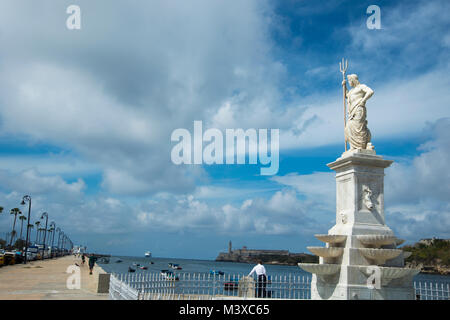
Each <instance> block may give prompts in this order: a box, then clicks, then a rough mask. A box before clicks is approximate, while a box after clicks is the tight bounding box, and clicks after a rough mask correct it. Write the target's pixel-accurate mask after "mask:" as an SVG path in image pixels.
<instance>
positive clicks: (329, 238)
mask: <svg viewBox="0 0 450 320" xmlns="http://www.w3.org/2000/svg"><path fill="white" fill-rule="evenodd" d="M314 236H315V237H316V238H317V239H319V240H320V241H322V242H326V243H341V242H344V241H345V240H346V239H347V236H343V235H336V234H315V235H314Z"/></svg>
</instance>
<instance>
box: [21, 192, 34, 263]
mask: <svg viewBox="0 0 450 320" xmlns="http://www.w3.org/2000/svg"><path fill="white" fill-rule="evenodd" d="M25 201H26V202H28V220H27V221H28V223H30V214H31V197H30V196H28V195H25V196H23V198H22V202H21V203H20V204H21V205H23V206H24V205H25ZM29 229H30V228H27V240H26V241H25V257H24V259H23V263H24V264H26V263H27V253H28V235H29Z"/></svg>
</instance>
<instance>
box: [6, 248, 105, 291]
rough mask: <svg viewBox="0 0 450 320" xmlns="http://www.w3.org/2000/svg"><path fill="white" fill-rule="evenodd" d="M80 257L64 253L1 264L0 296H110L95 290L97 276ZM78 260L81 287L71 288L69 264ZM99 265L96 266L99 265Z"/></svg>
mask: <svg viewBox="0 0 450 320" xmlns="http://www.w3.org/2000/svg"><path fill="white" fill-rule="evenodd" d="M87 260H88V259H86V263H85V265H84V266H83V265H82V264H81V258H75V257H74V256H73V255H72V256H65V257H61V258H56V259H50V260H44V261H32V262H30V263H28V264H26V265H24V264H16V265H12V266H4V267H2V268H0V300H108V294H99V293H96V292H95V288H96V286H97V283H96V280H98V277H95V275H89V267H88V266H87ZM75 263H77V264H78V265H79V266H80V269H81V288H80V289H68V288H67V284H66V281H67V279H68V277H69V276H70V274H68V273H66V270H67V267H68V266H70V265H74V264H75ZM96 267H97V266H96Z"/></svg>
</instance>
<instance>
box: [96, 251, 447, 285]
mask: <svg viewBox="0 0 450 320" xmlns="http://www.w3.org/2000/svg"><path fill="white" fill-rule="evenodd" d="M119 260H121V261H122V262H117V261H119ZM152 262H153V264H152ZM169 263H172V264H178V265H180V267H181V268H182V269H181V270H173V271H174V273H176V274H182V273H191V274H192V273H196V274H205V273H208V274H209V273H210V271H212V270H214V271H222V272H223V273H224V274H227V275H230V276H237V275H248V274H249V273H250V271H251V270H252V268H253V267H254V264H250V263H240V262H224V261H214V260H198V259H180V258H158V257H149V258H145V257H129V256H112V257H110V258H109V263H102V262H101V261H97V264H98V265H100V266H101V267H102V269H103V270H105V271H106V272H108V273H116V274H120V273H128V268H129V267H132V268H133V269H136V272H135V273H136V274H139V273H159V272H160V271H161V270H168V269H169V270H171V269H170V268H169V266H168V265H169ZM136 264H139V265H141V266H146V267H147V268H148V269H147V270H142V269H139V268H138V267H136ZM264 267H265V268H266V272H267V275H269V276H289V275H291V276H304V277H308V278H311V276H312V275H311V273H309V272H306V271H304V270H302V269H301V268H299V267H298V266H284V265H272V264H266V265H264ZM414 281H421V282H432V283H444V284H449V283H450V276H444V275H436V274H424V273H419V274H417V275H416V276H415V277H414Z"/></svg>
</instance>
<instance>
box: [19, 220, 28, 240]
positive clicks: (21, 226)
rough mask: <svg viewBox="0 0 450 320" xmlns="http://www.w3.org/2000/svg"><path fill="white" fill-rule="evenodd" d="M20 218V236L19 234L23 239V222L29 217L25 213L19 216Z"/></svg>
mask: <svg viewBox="0 0 450 320" xmlns="http://www.w3.org/2000/svg"><path fill="white" fill-rule="evenodd" d="M19 220H20V236H19V238H20V239H22V229H23V222H24V221H25V220H27V217H25V216H24V215H22V216H20V217H19Z"/></svg>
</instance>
